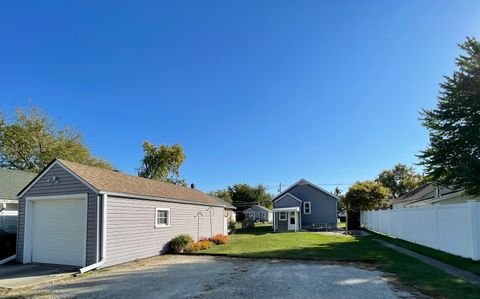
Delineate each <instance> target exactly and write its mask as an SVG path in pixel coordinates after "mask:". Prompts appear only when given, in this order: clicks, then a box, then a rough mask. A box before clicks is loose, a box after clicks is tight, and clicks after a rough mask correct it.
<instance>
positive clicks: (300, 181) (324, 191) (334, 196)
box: [272, 179, 340, 201]
mask: <svg viewBox="0 0 480 299" xmlns="http://www.w3.org/2000/svg"><path fill="white" fill-rule="evenodd" d="M300 183H305V184H308V185H310V186H312V187H314V188H316V189H318V190H320V191H322V192H323V193H325V194H327V195H330V196H332V197H333V198H335V199H336V200H340V198H339V197H338V196H336V195H334V194H332V193H330V192H328V191H327V190H325V189H323V188H322V187H319V186H317V185H315V184H314V183H311V182H309V181H307V180H306V179H301V180H299V181H298V182H296V183H295V184H293V185H291V186H290V187H288V188H287V189H285V190H284V191H283V192H281V193H279V194H277V196H275V197H274V198H273V199H272V201H276V200H277V198H278V197H279V196H283V195H284V194H285V193H287V192H288V191H290V189H292V188H293V187H295V186H297V185H299V184H300Z"/></svg>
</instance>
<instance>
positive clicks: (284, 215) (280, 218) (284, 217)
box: [278, 212, 287, 221]
mask: <svg viewBox="0 0 480 299" xmlns="http://www.w3.org/2000/svg"><path fill="white" fill-rule="evenodd" d="M278 219H279V220H280V221H286V220H287V212H280V215H278Z"/></svg>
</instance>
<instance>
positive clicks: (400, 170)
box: [376, 163, 425, 198]
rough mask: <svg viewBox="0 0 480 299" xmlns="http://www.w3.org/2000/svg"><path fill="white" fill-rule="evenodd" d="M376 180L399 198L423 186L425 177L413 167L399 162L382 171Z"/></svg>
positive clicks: (393, 195) (393, 196) (392, 195)
mask: <svg viewBox="0 0 480 299" xmlns="http://www.w3.org/2000/svg"><path fill="white" fill-rule="evenodd" d="M376 181H377V182H379V183H380V184H382V185H383V186H385V187H387V188H388V189H390V192H391V197H392V198H397V197H400V196H402V195H403V194H405V193H407V192H409V191H411V190H413V189H415V188H417V187H419V186H421V185H422V184H423V183H424V182H425V178H424V177H423V176H422V175H421V174H419V173H416V172H415V170H414V169H413V167H408V166H407V165H405V164H401V163H398V164H397V165H395V166H394V167H393V168H392V169H386V170H384V171H382V172H381V173H380V174H379V175H378V177H377V179H376Z"/></svg>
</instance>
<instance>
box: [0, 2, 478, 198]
mask: <svg viewBox="0 0 480 299" xmlns="http://www.w3.org/2000/svg"><path fill="white" fill-rule="evenodd" d="M67 2H68V3H67ZM140 2H141V1H130V3H122V4H120V3H119V2H116V1H108V2H106V1H105V2H102V3H100V1H55V2H50V1H37V3H35V4H30V3H28V2H23V1H11V2H10V3H6V2H4V3H3V4H2V7H1V9H0V109H3V110H7V111H9V112H11V111H12V110H13V109H14V108H15V107H19V106H20V107H29V106H31V105H38V106H40V107H41V108H43V109H44V110H45V111H47V112H48V113H49V114H50V115H51V116H52V117H54V118H56V119H57V120H59V121H60V123H62V124H69V125H73V126H74V127H76V128H77V129H78V130H80V131H82V132H84V133H85V140H86V143H87V144H88V145H89V146H90V147H91V148H92V150H93V152H94V154H95V155H98V156H101V157H104V158H106V159H107V160H109V161H111V162H112V163H113V164H114V166H116V167H117V168H118V169H120V170H122V171H124V172H127V173H132V174H135V173H136V172H135V169H136V168H137V167H138V166H139V161H140V159H141V158H142V142H143V140H149V141H151V142H153V143H156V144H160V143H165V144H173V143H179V144H181V145H182V146H183V147H184V150H185V152H186V155H187V160H186V161H185V163H184V166H183V167H182V170H181V174H182V176H183V177H184V178H185V179H186V180H187V181H188V182H195V183H196V184H197V186H198V187H199V188H200V189H203V190H206V191H209V190H212V189H217V188H223V187H225V186H227V185H230V184H234V183H238V182H246V183H250V184H257V183H263V184H267V185H269V186H271V185H274V184H278V183H279V182H282V183H283V184H288V183H293V182H295V181H296V180H298V179H300V178H306V179H308V180H310V181H312V182H314V183H318V184H336V183H352V182H355V181H357V180H365V179H371V178H373V177H375V175H376V174H377V173H379V172H380V171H381V170H382V169H385V168H390V167H392V166H393V165H394V164H395V163H397V162H403V163H407V164H413V163H415V162H416V161H417V159H416V157H415V155H416V154H417V153H418V151H419V150H421V149H423V148H424V147H425V146H426V145H427V142H428V134H427V131H426V130H425V129H424V128H423V127H422V126H421V124H420V121H419V120H418V117H419V114H418V111H419V110H420V109H421V108H422V107H425V108H431V107H433V106H434V105H435V102H436V96H437V94H438V84H439V83H440V82H441V81H442V76H443V75H449V74H451V73H452V71H453V69H454V58H455V57H456V56H457V55H458V54H459V49H458V48H457V46H456V44H457V43H459V42H462V41H463V40H464V38H465V36H476V37H477V38H478V37H480V2H479V1H396V3H393V1H279V0H272V1H169V3H167V1H163V2H162V3H160V1H152V2H143V1H142V3H140ZM386 2H389V3H386ZM323 186H324V187H325V188H326V189H328V190H333V188H334V187H335V186H330V185H323ZM270 191H272V192H275V189H271V190H270Z"/></svg>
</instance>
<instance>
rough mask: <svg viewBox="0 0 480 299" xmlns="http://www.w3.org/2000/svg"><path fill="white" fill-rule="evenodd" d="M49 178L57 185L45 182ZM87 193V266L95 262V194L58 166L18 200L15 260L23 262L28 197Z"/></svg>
mask: <svg viewBox="0 0 480 299" xmlns="http://www.w3.org/2000/svg"><path fill="white" fill-rule="evenodd" d="M51 176H56V177H57V178H58V179H59V183H58V184H53V183H49V182H47V180H48V179H49V178H50V177H51ZM80 193H82V194H83V193H88V215H87V252H86V255H87V265H90V264H93V263H95V262H96V258H97V249H96V246H97V221H96V217H97V203H96V201H97V194H96V193H95V192H93V191H92V190H91V189H90V188H88V187H87V186H86V185H85V184H83V183H82V182H80V181H79V180H78V179H77V178H75V177H74V176H73V175H71V174H70V173H69V172H67V171H65V170H64V169H63V168H61V167H60V166H58V165H54V166H53V167H52V168H51V169H50V170H49V171H48V172H47V173H45V175H44V176H43V177H42V178H41V179H40V180H39V181H38V182H37V183H36V184H35V185H33V186H32V187H31V188H30V190H28V192H27V193H25V194H24V195H23V196H22V197H21V198H20V200H19V205H18V236H17V260H18V261H19V262H23V240H24V227H25V225H24V224H25V198H26V197H29V196H49V195H66V194H80Z"/></svg>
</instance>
